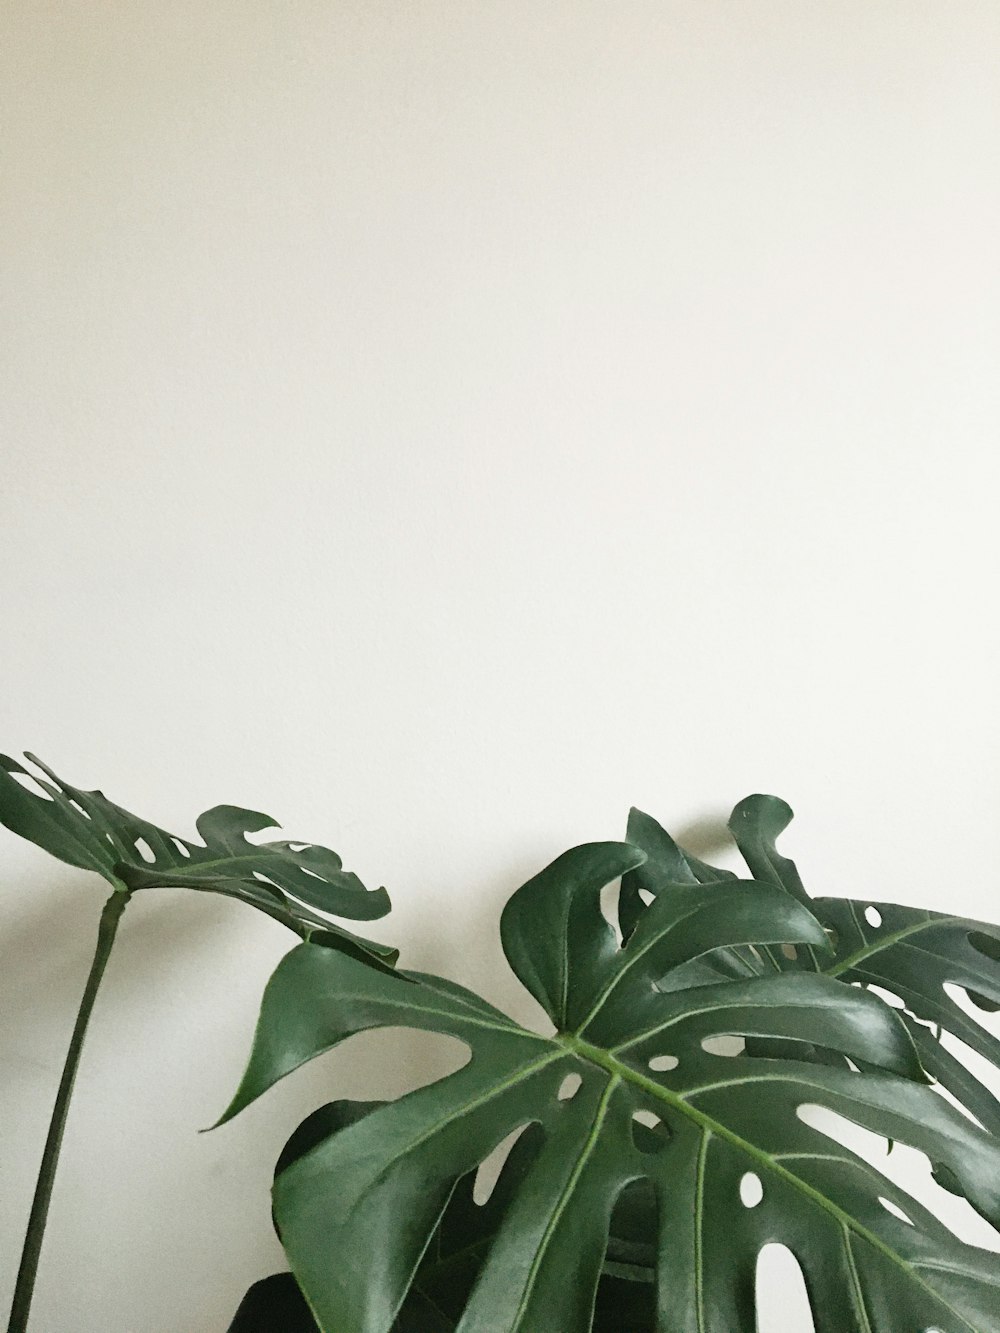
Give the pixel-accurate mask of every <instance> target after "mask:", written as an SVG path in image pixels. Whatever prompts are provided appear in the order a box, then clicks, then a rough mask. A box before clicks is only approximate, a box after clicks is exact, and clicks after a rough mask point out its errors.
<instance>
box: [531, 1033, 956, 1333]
mask: <svg viewBox="0 0 1000 1333" xmlns="http://www.w3.org/2000/svg"><path fill="white" fill-rule="evenodd" d="M554 1040H558V1041H559V1042H560V1044H562V1045H564V1046H565V1047H567V1048H568V1049H570V1050H572V1051H573V1052H574V1053H575V1054H576V1055H578V1056H579V1057H580V1059H582V1060H586V1061H588V1062H589V1063H591V1064H594V1065H597V1066H598V1067H599V1068H601V1069H604V1070H606V1071H607V1072H608V1073H609V1074H611V1075H613V1076H617V1078H619V1079H620V1080H621V1081H622V1082H625V1083H631V1084H632V1085H633V1086H634V1087H637V1088H641V1089H642V1091H643V1092H645V1093H646V1094H648V1095H649V1096H650V1097H653V1098H656V1099H657V1100H659V1101H661V1102H665V1103H666V1104H667V1105H668V1106H670V1107H672V1108H673V1110H675V1111H678V1112H679V1113H680V1114H681V1115H684V1116H687V1118H688V1119H689V1120H692V1121H694V1123H695V1124H696V1125H698V1127H699V1128H700V1129H701V1130H702V1131H703V1133H704V1132H705V1131H707V1132H708V1133H710V1134H714V1135H716V1136H717V1137H718V1138H720V1139H723V1140H724V1141H725V1142H726V1143H729V1144H730V1145H731V1146H732V1147H734V1148H738V1149H739V1150H740V1151H741V1152H744V1153H746V1155H747V1156H748V1157H750V1158H751V1159H752V1160H753V1161H754V1162H756V1163H758V1164H759V1165H760V1166H761V1167H762V1168H763V1169H764V1170H766V1171H770V1172H772V1173H773V1174H774V1175H776V1176H778V1177H779V1178H780V1179H781V1180H784V1181H785V1182H786V1183H787V1184H789V1185H791V1186H792V1187H793V1188H794V1189H797V1190H799V1191H800V1192H801V1193H802V1194H804V1195H805V1196H806V1198H808V1199H809V1200H810V1201H811V1202H812V1203H814V1204H816V1205H817V1207H819V1208H821V1209H822V1210H823V1211H824V1212H825V1213H827V1214H829V1216H830V1217H831V1218H833V1219H834V1221H836V1222H837V1224H838V1225H839V1226H840V1227H842V1228H845V1229H846V1230H847V1231H849V1232H853V1234H854V1235H856V1236H858V1237H859V1238H860V1239H862V1240H864V1241H867V1243H868V1244H869V1245H871V1246H872V1247H873V1248H874V1249H876V1250H878V1252H879V1253H880V1254H882V1255H883V1256H884V1257H885V1258H886V1259H888V1260H889V1261H890V1263H892V1264H894V1265H895V1266H896V1267H897V1268H899V1269H900V1271H901V1272H903V1273H904V1274H905V1275H906V1276H907V1277H909V1278H910V1280H911V1281H913V1282H914V1283H916V1285H917V1286H919V1287H921V1288H922V1289H923V1290H924V1291H926V1292H927V1294H928V1296H930V1297H931V1299H932V1300H934V1301H937V1303H938V1304H939V1305H940V1306H942V1307H943V1308H944V1309H945V1310H947V1311H948V1312H949V1314H951V1315H953V1316H954V1317H955V1318H956V1319H958V1320H961V1322H962V1323H963V1324H964V1325H965V1327H966V1328H967V1329H969V1330H970V1333H982V1331H981V1330H980V1329H977V1328H976V1326H975V1325H974V1324H970V1323H969V1321H968V1320H967V1319H966V1318H965V1316H964V1315H963V1314H962V1313H961V1312H960V1311H958V1310H956V1309H955V1308H954V1306H952V1305H951V1304H950V1303H949V1302H948V1301H947V1300H945V1298H944V1297H943V1296H942V1295H941V1294H940V1292H937V1291H935V1290H934V1288H933V1287H931V1286H930V1285H929V1284H928V1283H926V1282H925V1281H924V1280H923V1278H922V1277H921V1276H920V1274H919V1273H918V1272H917V1271H916V1269H915V1268H914V1266H913V1265H912V1264H910V1263H908V1262H907V1260H906V1259H904V1258H903V1256H902V1255H901V1254H898V1253H897V1252H896V1251H895V1250H894V1249H893V1248H892V1247H891V1246H890V1245H887V1244H886V1242H885V1241H884V1240H882V1239H881V1237H880V1236H877V1235H876V1234H875V1233H874V1232H873V1231H869V1230H868V1228H867V1227H866V1226H863V1225H862V1224H861V1223H860V1222H859V1221H858V1220H857V1218H854V1217H852V1216H851V1215H850V1213H847V1212H845V1211H844V1210H843V1209H842V1208H840V1207H839V1206H838V1205H837V1204H835V1203H834V1202H833V1201H832V1200H831V1199H828V1198H827V1197H826V1195H825V1194H822V1193H820V1191H819V1190H818V1189H816V1188H815V1187H814V1186H812V1185H810V1184H809V1183H808V1181H805V1180H803V1179H802V1177H801V1176H797V1175H796V1174H795V1173H794V1172H793V1171H789V1170H788V1169H787V1168H786V1167H784V1166H782V1165H781V1163H780V1162H779V1161H777V1160H776V1159H775V1158H774V1157H772V1155H771V1154H770V1153H767V1152H765V1151H764V1150H763V1149H762V1148H758V1147H756V1146H755V1145H754V1144H752V1143H750V1142H749V1141H748V1140H746V1139H744V1138H742V1137H741V1136H740V1135H739V1134H736V1133H735V1132H734V1131H733V1130H731V1129H729V1128H728V1127H727V1126H726V1125H724V1124H723V1123H722V1122H721V1121H720V1120H716V1119H715V1118H714V1117H713V1116H710V1115H707V1114H706V1113H705V1112H704V1111H699V1110H698V1108H697V1107H695V1106H692V1105H691V1104H690V1103H689V1102H686V1101H684V1100H683V1098H682V1097H681V1096H680V1095H679V1094H678V1093H675V1092H671V1091H670V1090H669V1089H668V1088H664V1087H661V1085H660V1084H659V1083H655V1082H654V1081H653V1080H652V1079H650V1078H646V1076H645V1075H644V1074H640V1073H639V1071H638V1070H636V1069H632V1068H630V1067H629V1066H628V1065H626V1064H623V1063H622V1062H621V1061H620V1060H617V1059H616V1058H615V1057H614V1056H613V1055H612V1054H611V1053H610V1052H608V1051H604V1050H602V1049H601V1048H600V1047H599V1046H592V1045H591V1044H590V1042H588V1041H585V1040H584V1039H583V1038H581V1037H576V1036H573V1035H571V1034H565V1035H563V1036H562V1037H560V1038H555V1039H554Z"/></svg>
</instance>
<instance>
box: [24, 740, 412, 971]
mask: <svg viewBox="0 0 1000 1333" xmlns="http://www.w3.org/2000/svg"><path fill="white" fill-rule="evenodd" d="M27 758H28V759H29V760H30V762H31V763H32V764H34V765H35V767H36V769H37V770H39V771H38V772H32V771H31V770H30V769H27V768H25V767H24V766H23V765H22V764H19V763H18V762H17V761H16V760H14V759H11V758H9V757H8V756H6V755H0V823H3V824H5V825H6V826H7V827H8V828H9V829H11V830H12V831H13V832H14V833H18V834H20V835H21V836H22V837H24V838H27V839H28V840H29V841H31V842H33V843H35V844H36V845H37V846H39V847H42V848H43V849H44V850H45V851H47V852H50V853H51V854H52V855H53V856H56V857H58V858H59V859H60V860H61V861H67V862H68V863H69V864H70V865H74V866H80V867H82V868H83V869H85V870H93V871H96V873H97V874H99V875H101V876H102V877H103V878H104V879H105V880H107V881H108V883H109V884H111V885H112V886H113V887H114V888H115V889H118V890H120V891H122V892H134V891H135V890H138V889H148V888H172V887H187V888H192V889H200V890H202V891H204V892H208V893H220V894H223V895H225V896H226V897H230V898H238V899H240V900H241V901H243V902H246V903H248V904H250V905H251V906H252V907H256V908H258V910H260V911H262V912H265V913H266V914H267V915H268V916H271V917H273V918H274V919H275V920H277V921H280V922H281V923H282V924H283V925H285V926H288V927H289V929H291V930H294V931H295V932H296V933H297V934H298V935H299V936H301V937H302V938H304V939H305V938H310V937H314V936H315V937H318V938H321V939H323V940H324V941H325V942H326V943H328V944H333V945H335V946H336V947H338V948H343V949H347V950H349V951H351V952H353V953H356V954H357V955H358V956H365V957H369V956H372V955H375V956H378V957H382V958H384V959H390V958H392V959H394V958H395V956H396V954H395V951H394V950H390V949H387V948H386V947H385V946H384V945H381V944H378V943H376V942H374V941H372V940H366V939H362V938H360V937H358V936H355V935H353V934H351V933H350V932H349V931H345V930H344V929H343V928H342V927H340V926H338V925H336V924H335V923H333V922H332V921H330V920H329V917H331V916H340V917H348V918H350V919H352V920H361V921H370V920H373V919H375V918H376V917H381V916H384V915H385V914H386V912H388V910H389V897H388V894H387V893H386V891H385V889H376V890H374V891H369V890H368V889H366V888H365V886H364V885H363V884H362V883H361V881H360V880H359V879H358V877H357V876H356V875H354V874H351V873H350V872H348V871H345V870H344V869H343V867H342V864H341V860H340V857H339V856H337V854H336V852H332V851H330V850H329V849H328V848H326V847H317V846H314V845H311V844H304V843H293V842H285V841H274V842H266V843H260V844H257V843H251V842H248V841H247V838H246V835H247V834H248V833H257V832H259V831H260V830H261V829H266V828H275V827H277V825H276V823H275V821H274V820H273V819H271V818H270V816H269V815H262V814H259V813H257V812H256V811H254V810H243V809H240V808H239V807H238V806H235V805H217V806H215V807H214V808H213V809H211V810H206V811H205V813H204V814H203V815H200V816H199V817H198V820H197V824H196V827H197V830H198V834H199V836H200V837H201V838H202V840H203V841H202V843H197V842H189V841H186V840H185V839H183V838H178V837H176V836H175V835H174V834H172V833H167V832H166V831H165V830H163V829H161V828H158V827H157V826H156V825H155V824H151V823H149V822H148V821H147V820H145V819H140V818H139V817H138V816H137V815H133V814H130V813H129V811H127V810H123V809H122V808H121V806H118V805H115V804H114V803H113V802H112V801H109V800H108V799H107V797H106V796H105V795H104V794H103V793H102V792H99V791H83V790H81V789H80V788H79V787H73V786H71V785H70V784H69V783H68V782H64V781H63V780H62V779H61V778H59V777H57V776H56V775H55V773H53V772H52V770H51V769H50V768H48V767H46V765H45V764H43V763H42V762H41V760H39V759H36V758H35V757H34V756H33V755H28V756H27ZM25 780H26V781H25Z"/></svg>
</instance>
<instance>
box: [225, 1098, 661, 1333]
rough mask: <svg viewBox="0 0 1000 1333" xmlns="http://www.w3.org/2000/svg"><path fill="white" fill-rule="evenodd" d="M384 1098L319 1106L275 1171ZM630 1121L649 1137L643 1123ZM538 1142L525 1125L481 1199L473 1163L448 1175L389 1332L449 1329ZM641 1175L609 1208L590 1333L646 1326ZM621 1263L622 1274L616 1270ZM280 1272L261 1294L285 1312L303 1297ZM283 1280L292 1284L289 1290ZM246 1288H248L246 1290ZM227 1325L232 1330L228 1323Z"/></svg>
mask: <svg viewBox="0 0 1000 1333" xmlns="http://www.w3.org/2000/svg"><path fill="white" fill-rule="evenodd" d="M384 1105H386V1103H384V1102H350V1101H341V1102H331V1103H328V1104H327V1105H326V1106H322V1107H320V1108H319V1110H318V1111H314V1112H313V1113H312V1115H310V1116H308V1117H307V1119H306V1120H305V1121H304V1122H303V1123H302V1124H301V1125H300V1126H299V1128H298V1129H297V1130H296V1131H295V1133H294V1134H293V1135H292V1137H291V1139H290V1140H289V1141H288V1143H287V1144H286V1146H285V1149H284V1151H283V1152H282V1154H281V1157H280V1158H279V1161H278V1165H277V1168H276V1172H275V1174H276V1175H278V1174H280V1172H281V1171H283V1170H285V1169H286V1168H287V1167H288V1166H290V1165H291V1164H292V1163H293V1162H295V1161H298V1159H299V1158H300V1157H302V1156H304V1155H305V1153H306V1152H308V1151H310V1150H311V1149H312V1148H313V1147H315V1146H317V1144H318V1143H320V1142H321V1141H322V1140H323V1139H324V1138H326V1137H328V1136H329V1135H331V1134H334V1133H337V1132H338V1131H339V1130H341V1129H344V1128H346V1127H347V1126H348V1125H352V1124H355V1123H356V1122H357V1121H358V1120H360V1119H362V1118H363V1117H364V1116H366V1115H369V1114H371V1112H372V1111H374V1110H377V1109H378V1108H379V1107H381V1106H384ZM637 1128H638V1130H640V1131H641V1132H642V1133H644V1134H646V1135H648V1136H650V1137H653V1136H652V1135H651V1132H650V1131H647V1130H645V1127H644V1126H642V1125H639V1126H637ZM541 1144H542V1135H541V1132H540V1126H538V1125H532V1126H529V1127H528V1128H527V1129H525V1131H524V1132H523V1133H522V1134H521V1135H520V1137H519V1138H518V1139H517V1140H516V1142H515V1143H514V1144H513V1146H512V1148H511V1150H510V1152H509V1154H508V1155H507V1157H506V1159H505V1160H504V1162H503V1165H502V1167H501V1168H500V1172H499V1175H498V1177H497V1180H496V1182H495V1184H494V1186H493V1188H492V1190H491V1192H490V1194H489V1196H488V1198H487V1199H486V1200H485V1202H484V1203H481V1204H480V1203H477V1202H476V1200H475V1197H474V1191H475V1184H476V1172H475V1171H470V1172H469V1173H468V1174H466V1175H464V1176H462V1177H461V1179H460V1180H458V1181H457V1182H456V1184H455V1188H454V1189H453V1191H452V1193H451V1197H450V1198H449V1200H448V1203H447V1205H446V1206H445V1209H444V1212H443V1213H442V1215H441V1220H440V1221H439V1223H438V1225H437V1227H436V1228H435V1230H434V1234H433V1235H432V1237H431V1239H430V1242H429V1244H428V1245H427V1248H426V1249H425V1250H424V1253H423V1257H422V1258H421V1260H420V1264H419V1267H418V1268H417V1271H416V1273H415V1275H414V1278H413V1282H412V1284H411V1286H410V1289H409V1291H408V1293H407V1295H406V1298H405V1300H404V1302H403V1306H402V1308H401V1310H400V1312H399V1315H398V1316H397V1318H396V1322H395V1323H394V1324H393V1333H453V1330H454V1329H455V1328H456V1327H457V1325H458V1323H459V1322H460V1320H461V1318H462V1310H463V1308H464V1306H465V1304H466V1302H467V1300H468V1298H469V1296H470V1294H471V1292H472V1289H473V1287H474V1285H475V1282H476V1279H477V1278H478V1276H479V1270H480V1268H481V1266H482V1262H483V1259H484V1257H485V1255H486V1253H487V1252H488V1250H489V1247H490V1245H491V1244H492V1241H493V1238H494V1236H495V1234H496V1232H497V1230H498V1228H499V1226H500V1224H501V1222H502V1221H503V1218H504V1216H505V1215H506V1213H507V1211H508V1209H509V1208H510V1207H511V1205H512V1204H513V1202H514V1200H515V1199H516V1197H517V1194H518V1192H519V1190H520V1189H522V1188H524V1187H525V1186H526V1185H527V1184H529V1182H530V1174H531V1169H532V1166H533V1163H534V1160H535V1157H536V1156H537V1153H538V1150H539V1148H540V1147H541ZM642 1183H643V1182H636V1184H635V1185H633V1186H629V1187H627V1188H626V1190H625V1191H624V1193H623V1195H622V1196H621V1199H620V1201H619V1206H618V1207H617V1208H616V1210H615V1213H614V1215H613V1216H612V1220H611V1236H610V1238H609V1247H608V1248H609V1260H611V1262H610V1263H606V1264H605V1268H604V1271H602V1274H601V1278H600V1281H599V1284H598V1291H597V1301H596V1306H595V1319H594V1329H595V1330H596V1331H597V1333H622V1330H623V1328H627V1329H629V1330H632V1333H638V1330H640V1329H643V1328H649V1329H651V1328H652V1326H653V1307H654V1289H653V1286H652V1278H653V1271H652V1264H653V1262H654V1260H655V1254H654V1251H653V1248H652V1246H651V1245H650V1244H649V1241H648V1236H649V1234H650V1229H651V1228H650V1224H651V1223H652V1222H653V1221H654V1219H655V1207H654V1202H653V1200H652V1197H650V1198H649V1199H648V1200H647V1199H646V1197H645V1195H644V1194H642V1193H641V1191H640V1190H639V1189H638V1188H637V1187H638V1186H640V1185H641V1184H642ZM623 1205H624V1206H623ZM637 1256H638V1257H637ZM639 1264H642V1265H644V1267H640V1266H638V1265H639ZM612 1270H614V1271H612ZM626 1271H627V1272H628V1273H629V1274H630V1276H629V1277H627V1278H626V1277H622V1276H620V1275H619V1274H620V1273H623V1272H626ZM282 1278H283V1281H282V1283H281V1287H280V1289H279V1285H278V1282H277V1279H272V1280H271V1281H272V1284H273V1285H272V1287H271V1288H269V1289H268V1292H267V1294H268V1295H269V1296H270V1297H271V1298H272V1299H273V1298H274V1297H275V1296H277V1295H279V1294H280V1295H281V1296H282V1298H283V1300H284V1301H285V1302H286V1303H287V1308H288V1310H289V1312H290V1313H291V1312H294V1311H295V1310H296V1309H298V1308H299V1305H298V1304H297V1302H299V1303H301V1305H304V1304H305V1301H304V1297H302V1295H301V1293H300V1292H299V1290H298V1287H297V1285H296V1284H295V1279H294V1277H293V1276H292V1275H291V1274H283V1275H282ZM290 1286H291V1287H294V1295H293V1292H292V1291H291V1290H290ZM258 1287H263V1284H258ZM254 1290H255V1289H254V1288H252V1289H251V1292H253V1291H254ZM262 1294H263V1293H262ZM295 1297H297V1302H296V1299H295ZM248 1301H249V1294H248ZM242 1308H243V1307H241V1310H242ZM310 1327H311V1329H313V1330H315V1329H316V1328H317V1327H318V1326H317V1325H316V1324H315V1323H313V1324H311V1325H310ZM271 1328H273V1329H281V1330H282V1333H284V1328H285V1324H284V1323H282V1322H281V1319H280V1318H277V1317H276V1318H275V1319H274V1322H273V1325H272V1326H270V1327H269V1329H268V1333H271ZM230 1333H238V1331H237V1330H236V1329H235V1328H234V1329H232V1330H231V1331H230ZM239 1333H243V1330H239ZM245 1333H253V1330H252V1328H250V1327H248V1328H247V1329H246V1331H245ZM262 1333H264V1330H263V1328H262Z"/></svg>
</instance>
